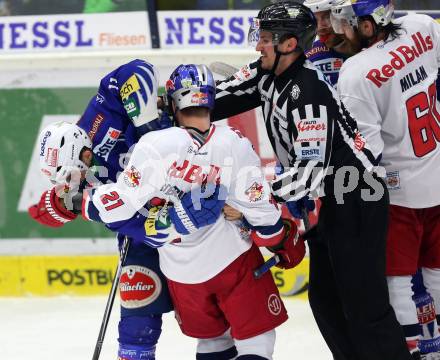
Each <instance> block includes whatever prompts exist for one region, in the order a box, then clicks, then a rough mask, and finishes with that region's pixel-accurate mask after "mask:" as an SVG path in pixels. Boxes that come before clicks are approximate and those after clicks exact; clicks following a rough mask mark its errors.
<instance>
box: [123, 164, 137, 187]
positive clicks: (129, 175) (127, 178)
mask: <svg viewBox="0 0 440 360" xmlns="http://www.w3.org/2000/svg"><path fill="white" fill-rule="evenodd" d="M140 180H141V173H140V172H139V170H138V169H136V168H135V167H134V166H133V165H131V167H130V169H125V170H124V182H125V183H126V184H127V186H129V187H137V186H139V184H140Z"/></svg>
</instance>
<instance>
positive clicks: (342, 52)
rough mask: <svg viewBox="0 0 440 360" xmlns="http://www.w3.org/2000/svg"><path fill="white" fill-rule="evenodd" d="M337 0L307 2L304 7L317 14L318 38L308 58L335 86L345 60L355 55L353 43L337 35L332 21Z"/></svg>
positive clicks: (310, 0)
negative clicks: (331, 16) (332, 10)
mask: <svg viewBox="0 0 440 360" xmlns="http://www.w3.org/2000/svg"><path fill="white" fill-rule="evenodd" d="M336 3H337V0H306V1H304V5H305V6H307V7H308V8H309V9H310V10H312V11H313V13H314V14H315V18H316V22H317V25H318V27H317V34H318V37H317V39H316V40H315V41H314V43H313V46H312V48H311V49H310V50H308V51H306V53H305V55H306V57H307V58H308V59H309V60H310V61H311V62H312V63H313V64H314V65H315V66H316V67H317V68H318V69H320V70H321V71H322V72H323V73H324V74H325V75H326V76H327V79H328V80H329V81H330V83H331V84H332V85H333V86H335V85H336V83H337V82H338V77H339V70H340V69H341V67H342V64H343V63H344V61H345V59H347V57H348V56H350V55H353V54H354V53H355V52H354V50H353V49H352V43H351V42H349V41H347V40H346V39H345V38H344V36H343V35H342V34H337V33H335V31H334V29H333V28H332V24H331V21H330V15H331V11H330V10H331V8H332V6H333V5H335V4H336Z"/></svg>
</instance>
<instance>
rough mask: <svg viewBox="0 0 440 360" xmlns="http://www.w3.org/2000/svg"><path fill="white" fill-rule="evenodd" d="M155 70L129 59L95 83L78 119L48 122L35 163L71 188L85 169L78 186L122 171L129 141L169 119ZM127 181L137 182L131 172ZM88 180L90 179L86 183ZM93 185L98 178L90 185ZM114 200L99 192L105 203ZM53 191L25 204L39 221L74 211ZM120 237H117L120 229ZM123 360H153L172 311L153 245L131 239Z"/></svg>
mask: <svg viewBox="0 0 440 360" xmlns="http://www.w3.org/2000/svg"><path fill="white" fill-rule="evenodd" d="M157 87H158V84H157V75H156V70H155V69H154V67H153V66H152V65H151V64H149V63H147V62H145V61H143V60H134V61H131V62H129V63H127V64H124V65H122V66H120V67H118V68H117V69H115V70H114V71H112V72H111V73H109V74H108V75H106V76H105V77H104V78H103V79H102V80H101V83H100V86H99V90H98V93H97V94H96V96H94V97H93V98H92V99H91V100H90V102H89V104H88V106H87V108H86V110H85V111H84V114H83V115H82V117H81V119H80V120H79V121H78V123H77V124H76V125H75V124H70V123H67V122H61V123H55V124H51V125H49V126H48V127H47V128H46V129H44V130H43V132H42V135H41V136H40V142H41V153H40V166H41V169H42V171H43V173H44V174H45V175H47V176H48V178H49V179H50V181H51V182H52V183H53V184H55V185H61V186H62V184H69V185H70V186H71V187H75V184H74V178H75V176H76V175H75V174H78V170H80V171H81V173H82V176H81V178H83V177H84V173H85V171H86V170H89V169H90V170H97V172H96V175H93V176H92V172H93V171H91V172H88V173H87V179H86V180H83V179H82V181H81V185H80V186H81V187H84V186H86V185H87V186H89V185H91V184H90V183H95V182H96V180H99V181H101V182H102V183H107V182H114V181H115V180H116V178H117V176H118V174H119V173H120V172H121V171H123V167H124V164H125V163H124V159H125V156H126V153H127V152H128V151H129V149H130V147H131V146H132V145H133V144H135V143H136V142H137V141H138V139H139V138H140V137H141V136H142V135H143V134H145V133H147V132H149V131H152V130H156V129H162V128H166V127H168V126H169V125H170V121H167V119H166V118H160V119H159V117H158V111H157ZM132 180H133V181H136V174H133V176H132ZM87 183H88V184H87ZM93 185H96V184H93ZM110 200H111V199H102V201H103V202H105V201H108V202H109V204H110V203H111V202H110ZM58 201H59V200H58V199H57V197H56V187H54V188H53V189H52V190H49V191H46V192H45V193H44V194H43V195H42V197H41V200H40V202H39V203H38V204H37V205H34V206H32V207H30V208H29V214H30V215H31V217H32V218H34V219H35V220H36V221H38V222H40V223H41V224H43V225H46V226H49V227H60V226H63V225H64V224H65V223H67V222H68V221H71V220H73V219H75V218H76V216H77V215H76V214H75V213H73V212H71V211H69V210H67V209H65V208H64V207H63V206H62V205H61V204H60V203H59V202H58ZM118 238H119V240H121V239H122V236H121V235H119V236H118ZM120 303H121V319H120V322H119V328H118V330H119V338H118V341H119V351H118V358H119V359H120V360H140V359H143V360H152V359H154V358H155V347H156V343H157V341H158V339H159V336H160V334H161V326H162V314H163V313H166V312H169V311H171V310H172V303H171V300H170V297H169V293H168V288H167V283H166V281H165V278H164V276H163V275H162V273H161V272H160V269H159V258H158V253H157V250H155V249H152V248H150V247H148V246H147V245H144V244H143V243H142V242H136V241H132V243H131V245H130V250H129V252H128V256H127V260H126V262H125V264H124V266H123V270H122V275H121V278H120Z"/></svg>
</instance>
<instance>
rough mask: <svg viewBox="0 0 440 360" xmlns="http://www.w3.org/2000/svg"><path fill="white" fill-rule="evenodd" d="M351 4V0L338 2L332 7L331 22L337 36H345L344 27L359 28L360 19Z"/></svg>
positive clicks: (338, 0) (339, 0)
mask: <svg viewBox="0 0 440 360" xmlns="http://www.w3.org/2000/svg"><path fill="white" fill-rule="evenodd" d="M351 4H352V2H351V0H337V1H336V4H335V5H333V6H332V12H331V15H330V20H331V22H332V27H333V30H334V31H335V33H336V34H343V33H344V30H343V29H344V26H347V25H348V26H351V27H355V26H357V24H358V18H357V16H356V14H355V13H354V10H353V7H352V6H351Z"/></svg>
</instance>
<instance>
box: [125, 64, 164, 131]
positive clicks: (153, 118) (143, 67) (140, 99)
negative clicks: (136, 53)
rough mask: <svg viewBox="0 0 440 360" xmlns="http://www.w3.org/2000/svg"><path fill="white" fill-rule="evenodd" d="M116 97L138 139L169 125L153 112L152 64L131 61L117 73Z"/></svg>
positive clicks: (155, 85) (155, 88) (154, 75)
mask: <svg viewBox="0 0 440 360" xmlns="http://www.w3.org/2000/svg"><path fill="white" fill-rule="evenodd" d="M117 77H118V83H119V84H120V85H119V97H120V99H121V101H122V103H123V106H124V110H125V112H126V114H127V116H128V118H130V119H131V121H132V123H133V125H134V126H135V129H136V133H137V136H138V138H140V137H141V136H142V135H144V134H146V133H147V132H149V131H152V130H159V129H164V128H167V127H169V126H170V125H171V122H170V120H169V119H168V118H166V117H165V116H159V113H158V109H157V91H158V74H157V70H156V69H155V68H154V66H153V65H151V64H149V63H147V62H146V61H143V60H134V61H132V62H130V63H128V64H126V65H125V66H123V67H122V68H121V69H120V71H119V72H118V74H117Z"/></svg>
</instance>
